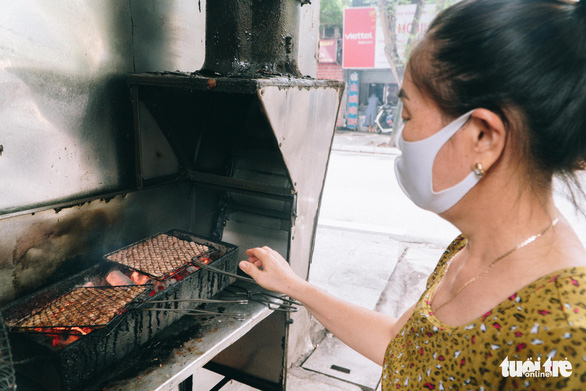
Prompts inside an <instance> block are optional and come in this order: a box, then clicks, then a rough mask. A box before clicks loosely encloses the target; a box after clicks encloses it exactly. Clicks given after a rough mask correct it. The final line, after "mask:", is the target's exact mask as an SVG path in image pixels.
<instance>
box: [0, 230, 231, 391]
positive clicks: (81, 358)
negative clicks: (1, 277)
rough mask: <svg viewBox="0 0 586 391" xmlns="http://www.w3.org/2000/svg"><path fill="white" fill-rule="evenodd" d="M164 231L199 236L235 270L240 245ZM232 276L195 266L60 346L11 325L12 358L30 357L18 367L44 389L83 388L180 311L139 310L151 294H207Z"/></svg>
mask: <svg viewBox="0 0 586 391" xmlns="http://www.w3.org/2000/svg"><path fill="white" fill-rule="evenodd" d="M167 234H171V235H179V236H180V237H182V238H186V239H192V240H198V241H200V242H201V241H203V242H204V243H206V245H207V243H209V244H210V245H211V246H213V247H214V248H216V249H218V250H219V252H220V254H221V256H220V257H219V258H218V259H216V260H214V261H213V262H212V263H211V264H212V265H214V267H217V268H219V269H222V270H225V271H228V272H231V273H236V269H237V264H238V262H237V261H238V260H237V255H238V247H236V246H234V245H232V244H229V243H225V242H220V241H211V240H209V239H206V238H202V237H199V236H196V235H193V234H191V233H188V232H186V231H181V230H171V231H168V232H167ZM113 264H114V263H112V262H101V263H99V264H98V265H96V266H94V267H92V268H90V269H88V270H86V271H84V272H82V273H80V274H78V275H75V276H72V277H70V278H68V279H66V280H63V281H61V282H59V283H57V284H54V285H52V286H50V287H48V288H46V289H44V290H42V291H40V292H37V293H35V294H33V295H30V296H27V297H25V298H23V299H21V300H18V301H15V302H12V303H10V305H9V306H7V307H5V308H4V309H3V310H2V313H3V314H7V315H10V316H13V315H14V314H19V313H22V311H23V308H30V307H29V305H30V304H31V303H32V302H34V301H35V300H36V299H35V298H37V297H46V296H47V295H49V294H53V295H54V294H55V291H57V290H61V292H62V291H63V290H64V289H66V287H72V286H75V285H78V284H80V283H82V282H83V281H87V280H88V278H90V276H92V275H95V274H103V273H105V272H107V271H108V270H110V269H111V268H112V265H113ZM115 265H119V264H115ZM232 282H233V278H230V277H227V276H224V275H221V274H218V273H210V272H208V271H206V270H204V269H199V270H196V271H195V272H194V273H192V274H190V275H188V276H187V277H185V278H183V279H182V280H180V281H177V282H176V283H174V284H172V285H170V286H169V287H167V288H166V289H165V290H163V291H160V292H157V293H156V294H154V295H153V296H151V297H150V298H149V299H148V300H144V301H141V302H137V304H136V306H135V307H134V309H135V310H132V311H127V312H126V313H124V314H123V316H120V317H119V321H117V322H114V323H112V322H111V323H109V324H108V325H107V326H106V327H103V328H100V329H97V330H95V331H93V332H91V333H89V334H87V335H86V336H84V337H83V338H80V339H79V340H77V341H75V342H73V343H71V344H70V345H67V346H65V347H63V348H61V349H58V348H55V347H53V346H51V344H50V343H48V342H47V336H46V335H44V334H41V333H35V334H30V333H18V332H13V331H9V336H10V340H11V346H13V347H16V348H13V349H14V351H13V357H14V360H19V361H26V360H32V361H31V362H30V364H24V365H21V366H19V368H18V369H19V371H20V372H22V373H26V372H30V371H34V373H38V374H39V376H38V377H37V379H36V380H37V381H39V382H42V384H43V387H45V388H46V389H48V390H64V391H73V390H80V389H83V387H84V385H86V384H88V383H90V382H92V381H95V380H96V378H98V377H100V376H101V375H103V374H104V373H108V372H110V371H111V370H112V369H114V368H116V367H117V365H119V363H120V362H121V360H123V359H124V358H125V357H127V356H128V355H129V354H131V353H133V352H135V351H136V350H137V349H139V348H140V347H141V346H143V345H145V344H146V343H148V342H149V341H150V340H152V339H153V338H154V337H156V336H157V335H158V334H159V333H160V332H162V331H163V330H164V329H166V328H167V327H169V326H170V325H171V324H173V323H174V322H175V321H177V320H178V319H179V318H180V317H181V316H182V315H181V314H180V313H176V312H156V313H155V312H152V311H141V310H140V309H141V308H144V307H147V306H151V304H149V301H150V300H157V301H159V300H178V299H207V298H210V297H212V296H213V295H215V294H216V293H217V292H219V291H220V290H222V289H223V288H224V287H225V286H227V285H229V284H231V283H232ZM147 292H148V290H147ZM23 304H26V306H23ZM187 305H188V304H186V303H173V304H170V305H169V306H168V308H186V307H187ZM5 316H6V315H5Z"/></svg>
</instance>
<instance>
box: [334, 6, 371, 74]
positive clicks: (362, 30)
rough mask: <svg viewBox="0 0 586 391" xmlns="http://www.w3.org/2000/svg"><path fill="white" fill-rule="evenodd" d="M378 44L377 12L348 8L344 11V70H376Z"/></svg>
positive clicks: (369, 9) (368, 9)
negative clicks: (375, 55) (375, 59)
mask: <svg viewBox="0 0 586 391" xmlns="http://www.w3.org/2000/svg"><path fill="white" fill-rule="evenodd" d="M375 42H376V10H375V9H374V8H371V7H369V8H362V7H361V8H346V9H345V10H344V39H343V53H344V56H343V61H342V66H343V67H344V68H374V53H375V50H374V49H375Z"/></svg>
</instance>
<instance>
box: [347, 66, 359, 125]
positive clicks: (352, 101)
mask: <svg viewBox="0 0 586 391" xmlns="http://www.w3.org/2000/svg"><path fill="white" fill-rule="evenodd" d="M358 82H359V79H358V71H352V72H350V81H349V83H348V117H347V120H346V126H347V127H348V128H350V129H356V128H358Z"/></svg>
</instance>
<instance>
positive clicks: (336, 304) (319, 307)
mask: <svg viewBox="0 0 586 391" xmlns="http://www.w3.org/2000/svg"><path fill="white" fill-rule="evenodd" d="M246 254H247V255H248V256H249V258H248V262H246V261H243V262H241V263H240V268H241V269H242V270H243V271H244V272H246V273H247V274H248V275H250V276H251V277H252V278H254V279H255V280H256V281H257V282H258V283H259V284H260V285H261V286H263V287H264V288H266V289H269V290H271V291H276V292H281V293H284V294H286V295H287V296H289V297H292V298H293V299H295V300H298V301H300V302H301V303H303V305H304V306H305V308H307V310H308V311H309V312H311V314H312V315H313V316H314V317H315V318H316V319H317V320H318V321H319V322H320V323H321V324H323V325H324V327H325V328H326V329H328V330H329V331H331V332H332V333H333V334H334V335H335V336H336V337H338V338H339V339H340V340H341V341H342V342H344V343H345V344H346V345H348V346H349V347H351V348H352V349H354V350H356V351H357V352H358V353H360V354H362V355H363V356H365V357H367V358H369V359H370V360H372V361H374V362H376V363H377V364H379V365H382V363H383V361H384V355H385V350H386V348H387V345H388V343H389V341H390V340H391V338H392V337H393V336H395V334H396V333H397V332H398V331H399V330H400V328H401V327H403V325H404V324H405V322H406V321H407V319H408V318H409V316H410V315H411V312H412V311H413V309H412V308H411V309H410V310H408V311H407V312H406V313H405V314H404V315H403V316H401V318H393V317H390V316H386V315H383V314H381V313H379V312H376V311H372V310H368V309H366V308H362V307H360V306H357V305H354V304H351V303H348V302H346V301H344V300H341V299H339V298H337V297H335V296H333V295H331V294H329V293H327V292H325V291H323V290H321V289H319V288H317V287H315V286H313V285H311V284H310V283H308V282H307V281H305V280H303V279H302V278H300V277H299V276H297V275H296V274H295V273H294V272H293V270H292V269H291V268H290V267H289V264H288V263H287V261H285V260H284V259H283V257H281V255H280V254H279V253H278V252H276V251H275V250H272V249H270V248H269V247H263V248H253V249H250V250H247V251H246Z"/></svg>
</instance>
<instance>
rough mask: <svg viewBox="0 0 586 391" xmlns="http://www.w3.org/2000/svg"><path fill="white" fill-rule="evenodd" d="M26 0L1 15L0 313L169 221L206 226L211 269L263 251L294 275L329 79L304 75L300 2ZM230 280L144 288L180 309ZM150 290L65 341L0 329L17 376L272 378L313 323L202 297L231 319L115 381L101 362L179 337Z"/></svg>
mask: <svg viewBox="0 0 586 391" xmlns="http://www.w3.org/2000/svg"><path fill="white" fill-rule="evenodd" d="M304 2H305V1H304ZM37 3H38V1H36V0H21V1H18V2H12V3H11V5H10V6H9V7H7V8H6V9H4V10H3V12H5V14H6V15H7V17H6V18H3V19H2V20H0V29H1V30H2V31H3V32H5V34H0V54H1V55H2V59H3V60H4V61H0V82H1V83H2V85H3V88H0V101H1V102H4V103H5V104H2V105H0V122H1V123H2V124H3V129H5V130H4V131H3V132H2V135H0V150H1V153H0V167H1V169H0V180H1V181H2V183H4V184H7V186H4V187H3V192H2V197H0V230H1V232H2V235H0V304H1V305H3V306H4V310H3V313H4V314H6V315H10V316H9V317H10V319H13V318H12V315H11V314H13V313H14V314H16V313H17V312H18V310H16V308H17V306H18V305H24V303H25V302H26V301H27V298H30V297H32V295H38V294H40V295H41V296H40V297H44V296H43V295H46V298H47V299H48V298H49V297H52V298H56V297H59V296H60V295H63V293H64V292H67V291H70V290H71V289H73V287H76V286H80V285H81V286H83V284H84V283H85V282H86V281H85V279H86V277H87V278H89V275H88V274H86V273H91V274H92V275H95V274H100V275H101V276H102V277H103V276H105V275H106V274H107V273H108V272H109V271H110V270H111V268H113V267H118V268H121V269H120V270H121V271H124V272H125V273H126V272H130V269H128V271H127V270H126V269H124V266H123V265H120V264H114V263H112V262H105V261H104V260H103V259H102V257H103V256H104V254H110V253H112V252H114V251H117V250H119V249H121V248H123V247H125V246H128V245H129V244H131V243H136V242H139V241H141V240H144V238H149V237H151V236H153V235H157V234H158V233H161V232H166V233H168V232H169V231H171V230H177V231H173V232H174V233H173V234H174V235H179V236H181V235H187V237H188V238H189V237H191V238H198V239H200V238H205V239H204V244H205V241H206V240H207V241H208V244H209V246H210V247H214V248H215V249H217V250H220V252H222V254H223V255H222V256H221V257H220V258H218V259H215V255H214V253H211V254H210V256H209V258H210V259H211V260H213V261H214V262H213V263H212V264H213V265H214V266H215V267H218V268H220V269H225V270H228V271H230V272H232V273H234V272H236V269H237V267H236V263H237V260H240V259H244V258H245V254H244V251H245V250H246V249H247V248H250V247H253V246H259V245H269V246H271V247H272V248H274V249H276V250H277V251H279V252H280V253H281V254H282V255H283V256H285V257H286V259H288V260H289V261H290V263H291V266H292V267H293V269H294V271H295V272H296V273H297V274H298V275H300V276H302V277H304V278H306V277H307V276H308V273H309V265H310V262H311V253H312V249H313V242H314V237H315V229H316V222H317V217H318V211H319V204H320V199H321V192H322V189H323V185H324V178H325V172H326V169H327V165H328V159H329V149H330V147H331V143H332V139H333V130H334V125H335V120H336V115H337V112H338V106H339V102H340V97H341V94H342V90H343V85H342V84H341V83H338V82H334V81H323V80H314V79H312V78H310V77H303V76H301V75H302V72H301V71H300V67H299V59H302V58H305V59H307V58H311V59H312V60H311V61H314V54H315V53H314V52H315V48H312V50H311V53H309V54H308V53H307V51H305V52H304V51H303V50H302V48H301V45H300V44H299V40H298V35H299V25H300V22H299V17H300V3H301V2H300V0H283V1H273V0H222V1H219V0H218V1H207V4H206V2H205V1H202V2H196V1H194V0H173V1H158V0H140V1H139V0H130V1H127V2H120V1H105V2H100V3H99V4H98V3H96V2H94V1H90V0H80V1H79V2H78V3H76V7H64V6H63V5H62V4H60V2H50V3H47V4H46V5H43V18H38V17H37V16H38V15H37V14H38V12H37V11H38V6H39V5H38V4H37ZM200 6H201V7H200ZM204 7H205V14H204V11H203V9H204ZM308 7H311V8H308ZM317 8H318V7H317V5H314V4H312V5H304V10H308V9H309V10H310V11H312V12H313V13H314V14H315V15H317V14H318V13H319V10H318V9H317ZM312 12H305V13H304V14H305V15H309V14H311V13H312ZM204 19H207V22H206V23H205V28H206V32H205V53H204V51H203V50H199V49H198V44H199V42H200V41H201V42H203V36H204V34H203V31H199V30H198V29H199V27H198V26H203V22H204ZM315 22H316V21H315ZM311 24H312V23H307V25H311ZM314 29H315V30H314V31H316V29H317V24H315V27H314ZM305 33H306V32H305V31H304V34H305ZM73 37H78V38H79V37H82V38H83V39H82V38H79V39H77V38H73ZM202 46H203V43H202ZM204 57H205V62H203V61H200V59H203V58H204ZM202 63H203V66H202V68H201V69H200V70H199V71H196V72H194V71H193V70H194V69H197V68H198V67H199V65H200V64H202ZM305 63H306V64H307V61H306V62H305ZM177 69H180V70H181V71H180V72H176V70H177ZM305 72H306V71H305ZM218 243H219V244H220V245H219V246H218ZM228 243H231V244H232V245H228ZM208 244H206V245H208ZM224 250H225V251H224ZM214 259H215V260H214ZM189 267H190V266H188V267H187V268H189ZM186 270H187V269H186ZM169 273H171V274H169ZM172 273H173V272H172V271H170V272H162V274H160V276H161V277H160V278H164V277H167V279H166V280H165V279H163V280H162V281H159V280H157V282H156V283H158V282H166V281H170V280H171V279H174V276H173V275H172ZM181 277H183V274H181ZM175 280H177V278H175ZM230 282H231V279H230V278H229V277H227V276H222V275H218V274H217V273H209V272H208V271H206V270H197V271H196V272H195V273H193V274H189V275H187V276H186V277H185V278H183V279H181V280H180V281H178V282H177V283H176V284H172V285H169V286H168V287H167V288H166V289H164V290H162V291H160V292H158V293H155V294H154V295H153V296H152V297H151V299H152V300H159V301H168V302H169V303H171V302H172V300H176V301H173V302H172V303H173V304H168V305H167V304H162V306H165V307H166V308H169V309H183V308H184V304H182V303H183V302H180V301H178V300H182V298H187V299H194V298H197V297H209V296H214V298H217V297H218V296H220V297H221V296H222V295H223V294H224V292H223V291H222V289H221V288H222V287H223V286H225V285H227V284H229V283H230ZM156 283H155V284H156ZM254 289H257V288H256V287H255V288H254ZM151 293H152V292H151ZM149 294H150V293H149ZM37 299H39V296H37ZM41 301H42V300H41ZM42 302H47V301H42ZM146 303H148V300H146V301H145V304H144V306H145V307H141V305H137V307H136V310H134V309H133V310H127V311H126V312H125V313H124V316H121V317H115V318H114V319H113V321H111V322H110V323H108V324H106V325H105V326H103V327H100V328H98V329H95V330H93V331H92V332H90V333H89V334H87V335H85V336H83V337H80V338H79V339H77V340H76V341H74V342H72V343H70V344H69V345H67V346H63V347H61V348H59V347H57V346H55V347H53V346H51V345H52V344H51V343H48V342H47V340H46V339H47V336H46V335H44V334H40V333H37V334H31V333H21V332H12V333H11V334H10V339H11V341H10V342H11V347H12V348H13V351H14V355H15V362H17V363H18V364H17V365H16V369H17V372H18V377H17V383H19V389H20V390H28V386H29V383H30V382H29V380H30V379H31V378H32V377H33V376H31V374H35V376H34V377H41V378H43V379H45V380H44V382H43V386H44V388H47V389H59V388H61V389H76V387H78V385H81V384H91V386H90V387H94V388H96V387H99V389H106V390H117V389H124V390H137V391H138V390H145V389H157V390H176V389H177V388H181V390H187V389H189V384H190V383H189V379H190V378H197V372H198V370H199V369H200V368H201V367H203V366H204V365H205V366H206V367H208V368H212V369H213V370H214V371H216V372H218V373H221V374H224V375H225V376H226V377H227V378H230V379H237V380H240V381H242V382H244V383H246V384H249V385H251V386H255V387H258V388H261V389H263V390H275V391H282V390H284V389H285V382H286V370H287V367H288V365H287V361H288V360H289V355H290V354H291V355H292V354H293V353H294V351H295V353H296V352H297V349H296V347H295V346H294V345H293V344H291V345H290V343H289V341H290V340H291V341H297V340H300V339H301V338H302V336H305V335H306V334H307V332H308V328H307V327H306V326H305V325H304V323H303V322H298V321H297V320H298V319H302V318H301V316H303V315H302V314H300V313H301V311H300V313H293V314H291V313H289V312H287V311H272V310H271V309H269V308H267V306H266V305H263V304H262V303H256V302H252V303H249V305H246V306H243V307H244V309H242V310H241V309H240V308H239V307H242V306H241V305H239V304H230V305H224V304H206V308H205V310H209V311H212V312H219V311H225V312H226V313H236V312H242V313H243V314H244V318H245V319H244V320H243V321H239V320H235V319H231V318H228V317H226V318H224V319H221V318H219V317H215V318H210V319H207V320H204V319H200V318H195V317H194V318H189V321H191V322H193V323H194V324H193V327H194V328H195V330H199V331H194V332H193V334H188V338H187V339H186V340H185V343H184V344H183V345H178V346H174V347H173V348H172V349H171V352H172V353H171V354H170V355H168V356H167V357H166V358H164V360H165V362H166V364H165V365H163V366H162V367H160V366H159V363H161V360H163V358H161V360H159V361H157V362H154V363H153V362H151V361H150V360H149V359H146V364H145V365H147V368H143V369H141V370H139V369H137V370H135V371H134V372H132V371H131V372H129V373H127V374H120V373H119V375H118V377H117V379H116V380H113V379H111V378H109V375H111V373H113V372H114V371H113V370H112V368H113V366H115V364H114V362H119V361H120V360H121V359H122V357H138V356H142V354H145V355H147V356H148V354H149V351H150V349H151V348H152V346H153V345H152V344H153V343H154V342H153V341H158V340H161V341H162V342H165V341H163V340H164V339H165V338H166V341H167V342H169V341H171V342H173V341H175V338H174V337H166V335H167V331H168V330H170V329H173V328H174V326H175V324H178V323H181V324H182V323H183V322H186V321H187V320H185V319H186V317H184V318H181V312H180V311H179V312H175V311H142V310H140V308H146V306H147V304H146ZM132 305H134V304H132ZM148 307H152V305H150V306H148ZM24 315H25V314H24V313H22V312H21V313H19V315H18V318H22V317H23V316H24ZM118 319H120V320H119V321H118ZM292 321H295V322H294V323H292ZM163 327H166V328H164V329H163ZM15 331H16V330H15ZM70 331H71V330H70ZM290 336H291V338H290ZM162 342H161V343H162ZM171 342H169V343H171ZM156 343H158V342H156ZM147 346H148V349H147ZM291 347H293V348H291ZM136 350H138V351H140V353H141V355H135V354H133V353H131V352H133V351H136ZM30 352H36V353H35V354H36V356H35V358H34V359H32V358H31V355H30ZM300 353H303V352H300ZM292 358H293V359H294V360H296V359H297V358H298V356H292ZM123 360H124V362H125V363H126V362H127V361H129V359H128V358H127V359H123ZM35 387H38V386H35ZM31 389H34V390H35V391H36V389H37V388H31ZM77 389H80V388H77Z"/></svg>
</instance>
